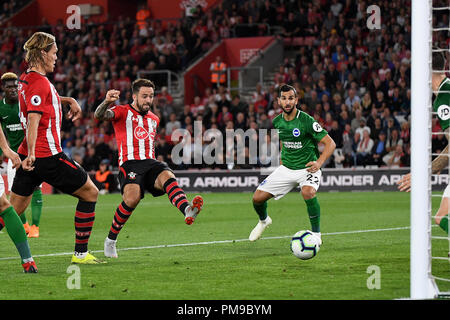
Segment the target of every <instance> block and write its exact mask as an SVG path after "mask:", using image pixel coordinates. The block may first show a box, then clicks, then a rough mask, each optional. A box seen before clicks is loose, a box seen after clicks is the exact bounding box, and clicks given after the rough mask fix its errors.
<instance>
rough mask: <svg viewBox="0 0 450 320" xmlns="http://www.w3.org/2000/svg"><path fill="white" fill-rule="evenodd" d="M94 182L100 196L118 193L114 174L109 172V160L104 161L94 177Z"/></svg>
mask: <svg viewBox="0 0 450 320" xmlns="http://www.w3.org/2000/svg"><path fill="white" fill-rule="evenodd" d="M92 181H93V182H94V184H95V185H96V187H97V188H98V190H99V194H106V193H113V192H116V191H117V183H116V178H115V177H114V174H113V173H112V172H111V171H110V170H109V160H108V159H103V160H102V161H101V162H100V166H99V169H98V170H97V171H96V172H95V175H94V176H93V177H92Z"/></svg>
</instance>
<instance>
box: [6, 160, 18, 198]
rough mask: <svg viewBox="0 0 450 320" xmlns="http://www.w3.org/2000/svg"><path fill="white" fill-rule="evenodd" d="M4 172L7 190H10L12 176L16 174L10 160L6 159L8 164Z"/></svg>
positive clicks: (12, 180)
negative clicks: (6, 178) (6, 179)
mask: <svg viewBox="0 0 450 320" xmlns="http://www.w3.org/2000/svg"><path fill="white" fill-rule="evenodd" d="M6 173H7V175H8V191H10V192H11V188H12V185H13V182H14V177H15V176H16V169H14V168H13V167H12V161H11V160H9V159H8V165H7V167H6Z"/></svg>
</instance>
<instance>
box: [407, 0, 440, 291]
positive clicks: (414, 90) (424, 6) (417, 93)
mask: <svg viewBox="0 0 450 320" xmlns="http://www.w3.org/2000/svg"><path fill="white" fill-rule="evenodd" d="M411 9H412V10H411V209H410V210H411V239H410V240H411V242H410V246H411V247H410V254H411V261H410V268H411V269H410V272H411V276H410V297H411V299H432V298H435V297H436V296H437V293H438V292H437V290H436V287H435V284H434V281H433V280H432V278H431V219H430V217H431V182H430V176H431V160H430V155H431V47H432V3H431V0H413V1H412V8H411Z"/></svg>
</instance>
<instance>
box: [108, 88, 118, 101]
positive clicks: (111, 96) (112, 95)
mask: <svg viewBox="0 0 450 320" xmlns="http://www.w3.org/2000/svg"><path fill="white" fill-rule="evenodd" d="M119 98H120V91H119V90H108V92H107V93H106V98H105V101H106V102H107V103H113V102H115V101H116V100H117V99H119Z"/></svg>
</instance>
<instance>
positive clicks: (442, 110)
mask: <svg viewBox="0 0 450 320" xmlns="http://www.w3.org/2000/svg"><path fill="white" fill-rule="evenodd" d="M447 88H448V90H450V85H449V86H447ZM445 90H447V89H445ZM449 105H450V92H447V91H445V92H442V93H439V95H438V96H437V97H436V101H435V103H434V109H435V111H436V113H437V116H438V118H439V124H440V125H441V128H442V130H447V129H448V127H450V106H449Z"/></svg>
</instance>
